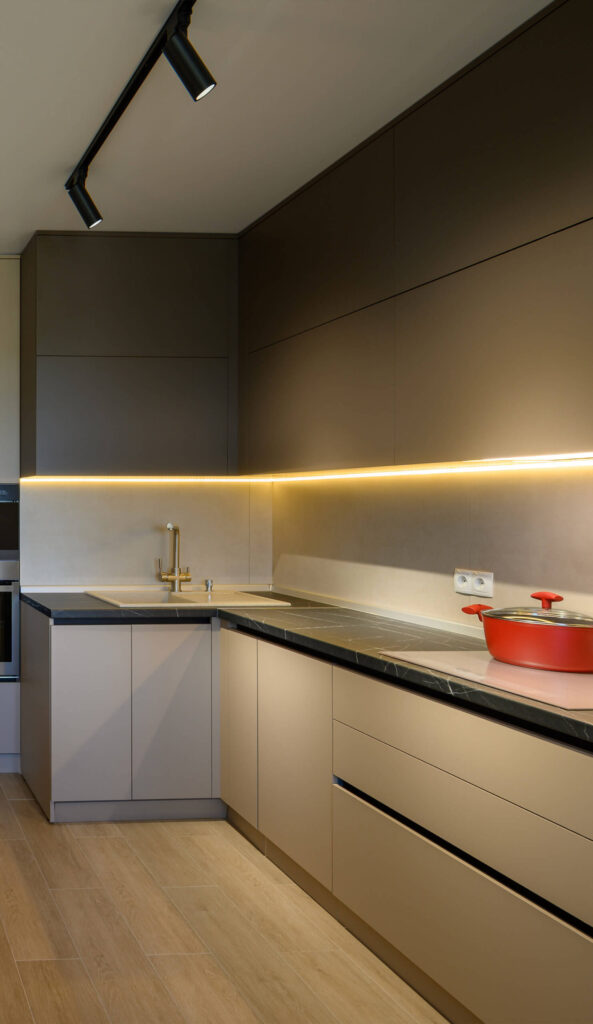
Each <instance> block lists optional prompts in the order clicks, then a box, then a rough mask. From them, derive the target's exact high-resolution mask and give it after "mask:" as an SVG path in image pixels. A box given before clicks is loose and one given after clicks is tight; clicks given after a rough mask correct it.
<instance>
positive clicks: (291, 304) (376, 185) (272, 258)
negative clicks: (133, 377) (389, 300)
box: [240, 131, 395, 350]
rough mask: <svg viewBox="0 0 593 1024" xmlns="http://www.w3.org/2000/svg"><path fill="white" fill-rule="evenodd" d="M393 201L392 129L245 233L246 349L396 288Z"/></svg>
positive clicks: (243, 322) (242, 250) (243, 330)
mask: <svg viewBox="0 0 593 1024" xmlns="http://www.w3.org/2000/svg"><path fill="white" fill-rule="evenodd" d="M393 206H394V200H393V134H392V132H391V131H388V132H386V133H385V134H384V135H382V136H380V137H379V138H378V139H375V140H373V141H372V142H370V143H369V144H368V145H366V146H365V147H364V148H363V149H361V150H359V151H358V152H357V153H354V154H353V155H352V156H350V157H349V158H348V159H347V160H345V161H344V162H343V163H341V164H339V165H338V166H337V167H335V168H334V169H333V170H331V171H330V172H329V173H327V174H325V175H323V176H322V177H321V178H319V179H318V180H317V181H315V182H313V184H311V185H309V186H308V187H307V188H306V189H305V190H304V191H303V192H301V193H299V194H298V195H297V196H295V197H294V198H293V199H291V200H290V201H289V202H288V203H286V204H285V205H283V206H281V207H280V208H279V209H278V210H277V211H276V212H275V213H273V214H272V215H271V216H269V217H266V218H265V219H264V220H263V221H261V222H260V223H259V224H257V225H256V226H255V227H254V228H252V230H251V231H249V232H248V233H247V234H246V235H244V236H243V238H242V239H241V243H240V283H241V302H240V309H241V313H240V317H241V333H242V336H243V341H244V343H245V344H246V345H247V347H248V349H250V350H253V349H256V348H261V347H262V346H263V345H267V344H269V343H270V342H274V341H278V340H279V339H281V338H287V337H289V336H291V335H293V334H296V333H297V332H299V331H303V330H306V329H308V328H310V327H314V326H316V325H318V324H322V323H325V322H326V321H328V320H333V319H335V317H338V316H343V315H344V314H345V313H349V312H351V311H352V310H355V309H360V308H361V307H362V306H366V305H368V304H369V303H372V302H378V301H379V300H380V299H384V298H386V297H387V296H388V295H391V294H392V293H393V291H394V255H395V254H394V222H393Z"/></svg>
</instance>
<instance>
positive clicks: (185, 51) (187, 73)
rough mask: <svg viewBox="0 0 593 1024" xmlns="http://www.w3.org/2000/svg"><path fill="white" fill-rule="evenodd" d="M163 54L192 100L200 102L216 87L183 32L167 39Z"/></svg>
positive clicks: (178, 32) (175, 33)
mask: <svg viewBox="0 0 593 1024" xmlns="http://www.w3.org/2000/svg"><path fill="white" fill-rule="evenodd" d="M163 52H164V54H165V57H166V58H167V60H168V61H169V64H170V65H171V67H172V68H173V70H174V71H175V72H177V74H178V75H179V77H180V79H181V81H182V82H183V84H184V86H185V88H186V89H187V91H188V93H189V94H190V96H191V98H192V99H193V100H201V99H202V96H207V95H208V93H209V92H210V91H211V90H212V89H213V88H214V86H215V85H216V82H215V81H214V79H213V77H212V75H211V74H210V72H209V71H208V68H207V67H206V65H205V64H204V61H203V60H202V59H201V58H200V56H199V55H198V54H197V53H196V51H195V50H194V48H193V46H192V44H191V43H190V41H189V39H188V38H187V35H186V34H185V32H182V31H179V30H178V31H177V32H174V33H173V35H172V36H170V37H169V39H167V42H166V43H165V49H164V51H163Z"/></svg>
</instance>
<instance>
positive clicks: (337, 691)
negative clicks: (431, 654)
mask: <svg viewBox="0 0 593 1024" xmlns="http://www.w3.org/2000/svg"><path fill="white" fill-rule="evenodd" d="M333 713H334V719H337V720H338V721H340V722H343V723H344V724H345V725H350V726H352V727H353V728H355V729H359V730H360V731H361V732H365V733H368V735H370V736H374V737H376V738H377V739H380V740H383V742H385V743H388V744H389V745H390V746H393V747H398V748H399V749H400V750H403V751H405V752H406V753H408V754H412V755H413V756H414V757H418V758H420V759H421V760H423V761H427V762H428V763H429V764H432V765H435V766H436V767H438V768H442V769H443V770H444V771H447V772H450V773H451V774H452V775H457V776H458V777H459V778H461V779H465V780H466V781H468V782H472V783H473V784H474V785H476V786H479V787H480V788H481V789H486V790H488V791H489V792H491V793H496V794H497V795H498V796H502V797H504V798H505V799H506V800H510V801H511V802H512V803H516V804H519V805H520V806H521V807H526V808H528V809H529V810H531V811H534V812H535V813H536V814H539V815H541V816H542V817H545V818H550V819H551V820H552V821H556V822H558V824H560V825H564V826H565V827H566V828H570V829H572V830H573V831H575V832H579V833H580V834H581V835H584V836H587V837H588V838H589V839H593V801H592V800H591V792H593V756H592V755H591V754H588V753H585V752H584V751H580V750H576V749H574V748H573V747H569V746H566V745H565V744H563V743H557V742H556V741H554V740H547V739H542V738H540V737H539V736H534V735H533V734H532V733H529V732H527V731H526V730H524V729H519V728H516V727H514V726H511V725H503V724H501V723H500V722H495V721H493V720H492V719H489V718H486V717H484V716H482V715H479V714H476V713H474V712H471V711H464V710H461V709H460V708H456V707H453V706H451V705H449V704H446V703H443V702H442V701H439V700H435V699H434V698H432V697H424V696H419V695H417V694H415V693H410V692H408V691H407V690H404V689H402V688H400V687H398V686H393V685H391V684H389V683H383V682H380V681H379V680H377V679H372V678H370V677H369V676H364V675H360V674H359V673H357V672H349V671H346V670H345V669H341V668H335V669H334V711H333Z"/></svg>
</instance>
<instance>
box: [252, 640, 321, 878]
mask: <svg viewBox="0 0 593 1024" xmlns="http://www.w3.org/2000/svg"><path fill="white" fill-rule="evenodd" d="M258 676H259V684H258V685H259V693H258V696H259V705H258V736H259V749H258V764H259V808H258V810H259V816H258V827H259V829H260V831H261V832H263V833H264V835H265V836H267V838H268V839H270V840H271V841H272V842H273V843H274V844H275V845H276V846H278V847H280V849H281V850H283V851H284V853H286V854H288V856H289V857H291V858H292V859H293V860H295V861H296V862H297V864H300V865H301V867H303V868H304V869H305V870H306V871H308V872H309V874H310V875H313V877H314V878H316V879H317V880H318V881H319V882H321V883H322V885H325V886H326V888H328V889H331V879H332V869H331V778H332V776H331V771H332V768H331V759H332V735H331V728H332V724H331V716H332V670H331V666H330V665H327V664H325V662H322V661H317V660H315V659H314V658H308V657H305V655H302V654H296V653H295V652H294V651H288V650H284V649H282V648H281V647H275V646H273V645H272V644H268V643H263V642H261V641H259V642H258Z"/></svg>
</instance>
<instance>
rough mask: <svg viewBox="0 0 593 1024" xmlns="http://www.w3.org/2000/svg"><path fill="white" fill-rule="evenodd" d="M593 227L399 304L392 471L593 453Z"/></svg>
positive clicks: (425, 290) (484, 265)
mask: <svg viewBox="0 0 593 1024" xmlns="http://www.w3.org/2000/svg"><path fill="white" fill-rule="evenodd" d="M592 280H593V221H590V222H588V223H586V224H581V225H579V226H578V227H573V228H568V229H567V230H566V231H561V232H559V233H558V234H555V235H552V236H550V237H548V238H544V239H542V240H541V241H539V242H534V243H533V244H532V245H529V246H525V247H523V248H520V249H516V250H514V251H513V252H509V253H506V254H504V255H501V256H497V257H496V258H495V259H492V260H488V261H487V262H485V263H481V264H479V265H477V266H475V267H472V268H471V269H469V270H466V271H464V272H463V273H462V274H453V275H452V276H451V277H446V278H443V279H441V280H439V281H435V282H433V283H432V284H428V285H426V286H425V287H423V288H416V289H414V290H413V291H411V292H408V293H407V294H406V295H400V296H398V297H397V298H396V299H395V306H396V310H395V321H396V367H397V373H396V378H395V456H396V459H395V461H396V462H397V463H418V462H440V461H449V460H456V459H484V458H503V457H506V456H523V455H546V454H563V453H567V452H579V451H593V403H592V401H591V395H592V393H593V361H592V359H591V324H592V323H593V289H592V287H591V281H592Z"/></svg>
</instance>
